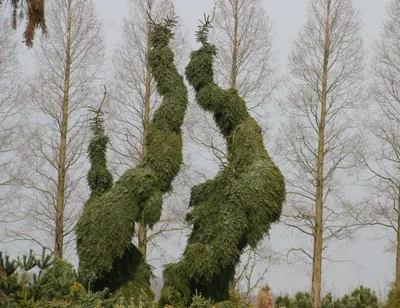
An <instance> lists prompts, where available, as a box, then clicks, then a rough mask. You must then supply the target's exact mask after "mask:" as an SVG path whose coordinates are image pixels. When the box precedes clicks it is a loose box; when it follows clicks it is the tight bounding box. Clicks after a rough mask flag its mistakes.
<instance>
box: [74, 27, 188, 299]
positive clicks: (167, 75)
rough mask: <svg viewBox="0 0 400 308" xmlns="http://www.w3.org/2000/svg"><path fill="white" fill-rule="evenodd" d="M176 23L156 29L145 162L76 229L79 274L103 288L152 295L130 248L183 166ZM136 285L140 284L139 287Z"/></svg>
mask: <svg viewBox="0 0 400 308" xmlns="http://www.w3.org/2000/svg"><path fill="white" fill-rule="evenodd" d="M174 25H175V22H174V21H173V20H167V21H166V22H165V23H164V24H157V25H154V27H153V35H152V41H151V45H152V49H151V51H150V52H149V58H148V61H149V65H150V67H151V70H152V75H153V77H154V79H155V81H156V84H157V91H158V93H159V94H160V95H161V96H163V102H162V104H161V105H160V107H159V108H158V109H157V110H156V111H155V113H154V115H153V118H152V120H151V122H150V125H149V132H148V139H147V142H148V143H147V149H148V153H147V155H146V157H145V158H144V159H143V160H142V161H141V162H140V163H139V164H138V165H137V166H136V168H134V169H129V170H128V171H126V172H125V173H124V174H123V175H122V176H121V178H120V179H119V180H118V181H117V182H116V183H115V184H114V186H113V187H112V188H111V189H110V190H109V191H108V192H106V193H104V194H103V195H101V196H99V197H97V198H94V199H91V200H89V201H88V202H87V203H86V204H85V207H84V211H83V214H82V216H81V217H80V219H79V221H78V224H77V250H78V254H79V258H80V270H81V271H82V272H84V273H88V275H91V276H93V277H95V280H100V281H103V282H102V283H100V284H101V285H102V286H105V285H106V284H107V283H109V286H110V287H112V288H117V289H118V288H119V287H121V286H123V285H125V284H126V283H127V282H128V281H136V282H138V281H137V279H139V278H140V279H141V282H140V283H138V284H139V285H138V287H139V288H145V290H144V291H145V293H150V292H151V290H150V278H151V270H150V268H149V267H148V266H147V265H140V266H139V265H138V263H139V264H141V263H143V262H144V259H143V256H141V254H140V252H139V251H138V250H137V248H136V247H134V246H133V244H132V237H133V235H134V232H135V223H136V222H138V221H144V222H145V223H146V224H147V226H148V227H150V228H152V227H153V226H154V224H155V223H156V222H157V221H158V220H159V219H160V217H161V212H162V203H163V194H164V193H166V192H168V191H170V190H171V186H172V181H173V180H174V178H175V176H176V175H177V174H178V172H179V170H180V167H181V164H182V133H181V126H182V124H183V120H184V115H185V112H186V108H187V105H188V93H187V89H186V86H185V84H184V80H183V77H182V76H180V75H179V73H178V71H177V69H176V67H175V65H174V54H173V52H172V51H171V49H170V47H169V42H170V40H171V39H172V38H173V32H172V29H173V27H174ZM135 285H137V284H135Z"/></svg>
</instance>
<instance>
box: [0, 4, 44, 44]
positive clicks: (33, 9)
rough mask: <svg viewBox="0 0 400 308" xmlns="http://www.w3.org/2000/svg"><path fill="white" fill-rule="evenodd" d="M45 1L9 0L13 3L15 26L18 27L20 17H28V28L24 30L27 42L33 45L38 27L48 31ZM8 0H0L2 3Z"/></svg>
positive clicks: (12, 12)
mask: <svg viewBox="0 0 400 308" xmlns="http://www.w3.org/2000/svg"><path fill="white" fill-rule="evenodd" d="M45 1H46V0H9V2H10V4H11V15H12V24H13V28H14V29H16V28H17V24H18V19H22V18H24V17H25V18H26V20H27V23H26V28H25V31H24V35H23V36H24V39H25V44H26V45H27V46H28V47H32V46H33V40H34V38H35V33H36V29H37V28H41V29H42V32H43V33H46V32H47V31H46V20H45ZM3 2H7V0H0V5H1V4H3Z"/></svg>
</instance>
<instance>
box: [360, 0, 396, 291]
mask: <svg viewBox="0 0 400 308" xmlns="http://www.w3.org/2000/svg"><path fill="white" fill-rule="evenodd" d="M387 16H388V17H387V20H386V21H385V22H384V24H383V29H382V35H381V38H380V40H378V41H377V42H376V45H375V56H374V58H373V62H372V63H373V65H372V67H373V71H374V81H373V86H372V97H373V100H374V101H375V102H376V104H375V105H373V106H372V108H371V109H370V112H369V114H368V120H367V123H366V128H367V130H366V131H367V132H368V131H369V132H370V134H369V135H368V136H367V137H368V143H369V144H371V143H372V144H374V146H373V147H371V146H365V147H364V151H362V152H361V154H362V155H360V157H361V159H362V162H363V164H364V166H366V167H367V171H369V172H368V173H366V174H364V175H363V176H364V180H366V182H365V183H366V185H367V186H369V187H370V188H371V190H370V192H371V195H370V196H369V197H370V199H371V200H370V202H369V203H368V204H367V205H368V206H366V207H365V208H363V213H362V214H363V215H362V216H360V219H362V220H361V222H364V223H369V224H372V225H376V226H381V227H384V228H385V229H386V230H387V231H388V232H389V234H388V239H389V241H390V248H391V250H392V251H394V252H395V255H396V284H399V283H400V173H399V170H400V169H399V168H400V1H399V0H392V1H391V2H390V3H389V5H388V7H387Z"/></svg>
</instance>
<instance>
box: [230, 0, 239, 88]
mask: <svg viewBox="0 0 400 308" xmlns="http://www.w3.org/2000/svg"><path fill="white" fill-rule="evenodd" d="M233 15H234V25H233V46H232V71H231V88H232V89H236V87H237V82H236V79H237V58H238V48H239V46H238V45H239V38H238V28H239V0H235V2H234V8H233Z"/></svg>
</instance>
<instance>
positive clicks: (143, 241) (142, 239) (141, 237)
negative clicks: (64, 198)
mask: <svg viewBox="0 0 400 308" xmlns="http://www.w3.org/2000/svg"><path fill="white" fill-rule="evenodd" d="M147 4H148V12H149V14H151V10H152V2H151V0H148V2H147ZM151 31H152V27H151V23H150V22H148V24H147V53H149V51H150V48H151ZM150 103H151V71H150V66H149V64H148V63H147V68H146V94H145V101H144V119H143V139H142V140H143V143H142V155H141V159H142V160H143V158H145V157H146V155H147V134H148V131H149V122H150V107H151V106H150ZM138 242H139V251H140V252H141V253H142V255H143V257H144V258H145V259H146V256H147V242H148V239H147V225H146V223H145V222H144V220H143V218H142V220H141V221H140V222H139V231H138Z"/></svg>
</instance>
